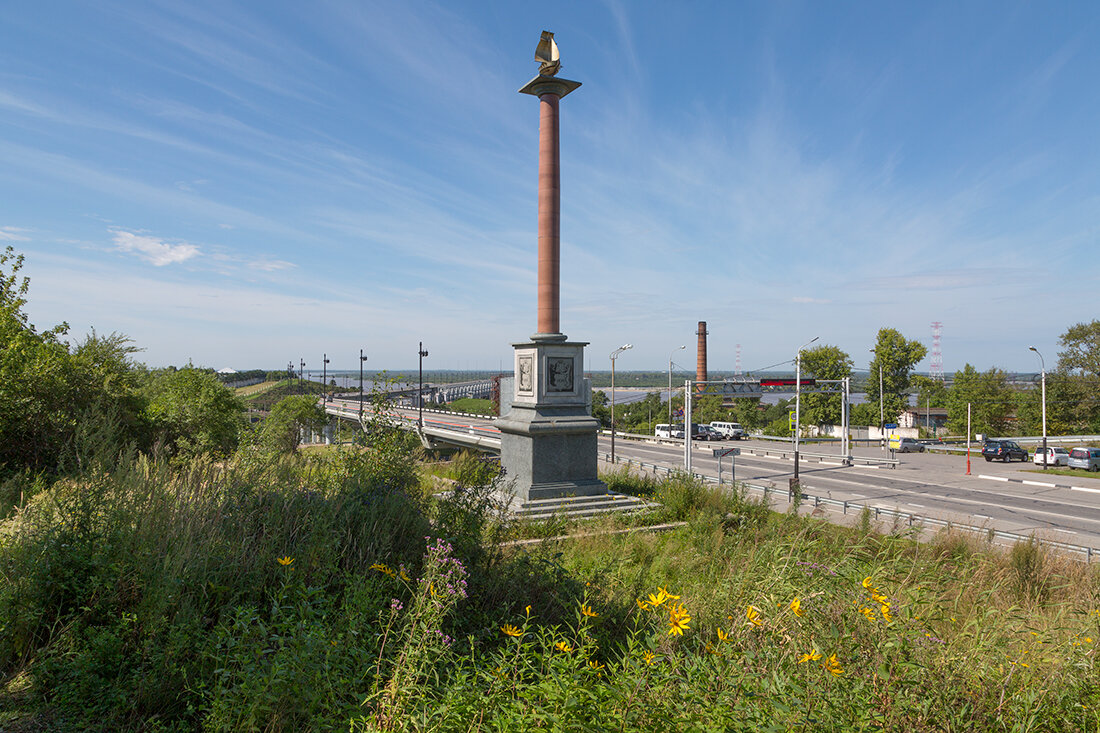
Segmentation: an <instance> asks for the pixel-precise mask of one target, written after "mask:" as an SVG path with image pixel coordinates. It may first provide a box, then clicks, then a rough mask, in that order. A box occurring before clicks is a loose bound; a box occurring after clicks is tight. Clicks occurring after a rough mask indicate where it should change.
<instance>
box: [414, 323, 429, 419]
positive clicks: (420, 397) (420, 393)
mask: <svg viewBox="0 0 1100 733" xmlns="http://www.w3.org/2000/svg"><path fill="white" fill-rule="evenodd" d="M416 353H417V354H418V355H419V356H420V378H419V386H418V387H417V390H416V404H417V405H418V406H419V412H418V413H417V418H416V427H417V429H418V430H421V431H423V430H424V357H425V356H427V355H428V352H427V351H425V350H424V342H423V341H421V342H420V350H419V351H417V352H416Z"/></svg>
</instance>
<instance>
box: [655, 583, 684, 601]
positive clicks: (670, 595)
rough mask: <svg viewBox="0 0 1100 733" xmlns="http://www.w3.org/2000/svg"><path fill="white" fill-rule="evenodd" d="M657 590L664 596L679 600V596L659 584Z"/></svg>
mask: <svg viewBox="0 0 1100 733" xmlns="http://www.w3.org/2000/svg"><path fill="white" fill-rule="evenodd" d="M657 592H658V593H660V594H661V595H663V596H664V597H665V598H671V599H672V600H674V601H678V600H680V596H674V595H672V594H671V593H669V592H668V591H667V590H665V589H664V588H662V587H661V586H657Z"/></svg>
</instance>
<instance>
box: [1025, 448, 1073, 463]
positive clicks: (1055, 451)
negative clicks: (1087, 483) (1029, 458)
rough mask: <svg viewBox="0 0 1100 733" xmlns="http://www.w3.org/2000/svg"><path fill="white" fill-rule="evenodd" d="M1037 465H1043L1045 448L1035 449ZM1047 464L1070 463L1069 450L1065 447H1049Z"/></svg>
mask: <svg viewBox="0 0 1100 733" xmlns="http://www.w3.org/2000/svg"><path fill="white" fill-rule="evenodd" d="M1034 461H1035V465H1036V466H1041V465H1043V449H1042V448H1036V449H1035V459H1034ZM1047 465H1048V466H1068V465H1069V451H1068V450H1066V449H1065V448H1061V447H1057V446H1048V447H1047Z"/></svg>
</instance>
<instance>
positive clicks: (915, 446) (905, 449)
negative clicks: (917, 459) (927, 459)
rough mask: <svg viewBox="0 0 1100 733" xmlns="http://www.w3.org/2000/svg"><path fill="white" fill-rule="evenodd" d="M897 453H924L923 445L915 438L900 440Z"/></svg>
mask: <svg viewBox="0 0 1100 733" xmlns="http://www.w3.org/2000/svg"><path fill="white" fill-rule="evenodd" d="M898 453H924V443H920V442H918V441H917V439H916V438H901V439H900V440H898Z"/></svg>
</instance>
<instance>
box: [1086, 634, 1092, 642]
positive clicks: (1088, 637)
mask: <svg viewBox="0 0 1100 733" xmlns="http://www.w3.org/2000/svg"><path fill="white" fill-rule="evenodd" d="M1085 641H1087V642H1088V643H1089V644H1091V643H1092V637H1091V636H1086V637H1085Z"/></svg>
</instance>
